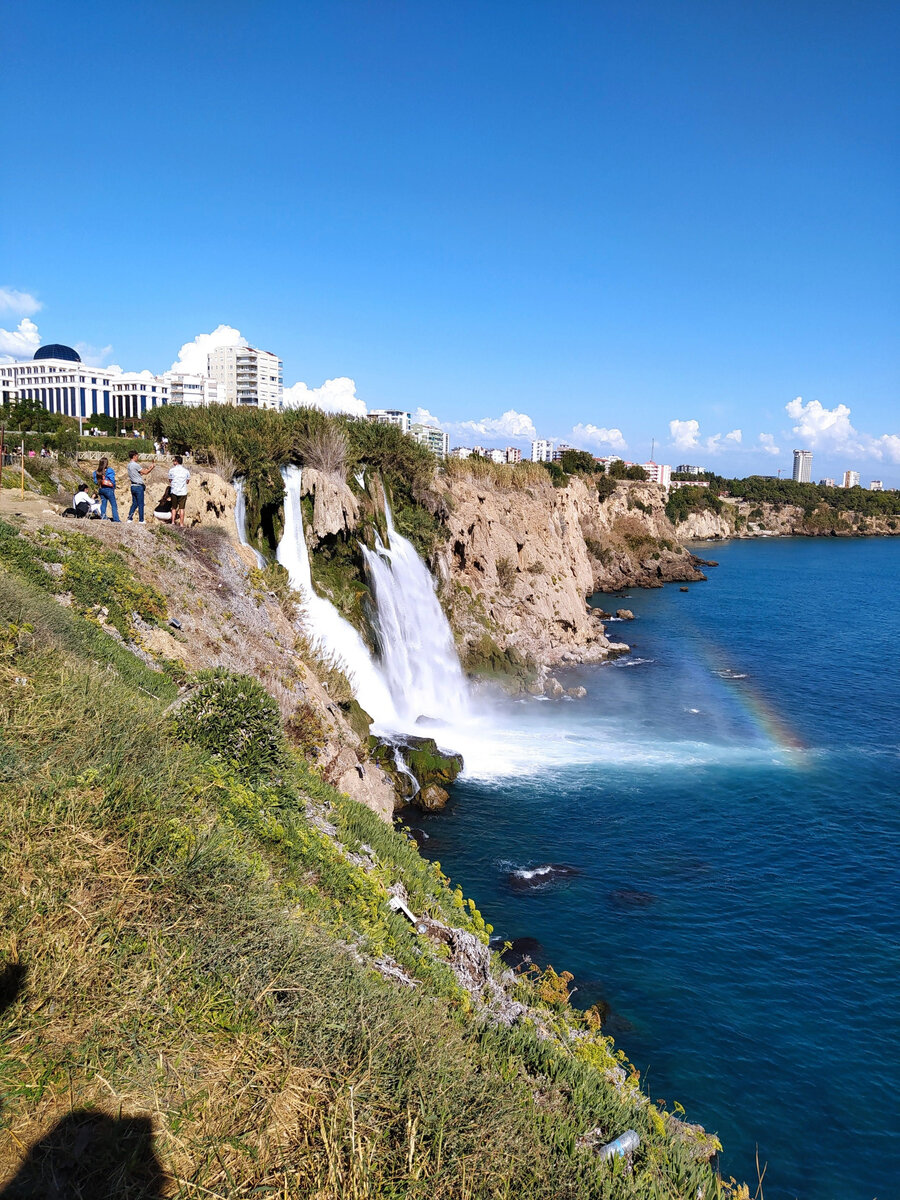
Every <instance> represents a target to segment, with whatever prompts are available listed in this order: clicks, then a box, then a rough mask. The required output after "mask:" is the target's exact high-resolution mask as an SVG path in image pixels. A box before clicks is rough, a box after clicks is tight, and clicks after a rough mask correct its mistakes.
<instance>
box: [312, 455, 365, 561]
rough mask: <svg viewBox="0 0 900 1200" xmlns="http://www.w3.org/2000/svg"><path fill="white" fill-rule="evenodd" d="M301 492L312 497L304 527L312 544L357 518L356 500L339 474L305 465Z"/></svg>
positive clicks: (345, 527) (342, 529) (347, 526)
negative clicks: (327, 472)
mask: <svg viewBox="0 0 900 1200" xmlns="http://www.w3.org/2000/svg"><path fill="white" fill-rule="evenodd" d="M303 495H304V496H312V497H313V516H312V522H311V523H310V525H309V527H308V528H307V530H306V531H305V532H306V535H307V538H308V539H310V540H311V542H312V543H313V544H315V543H316V542H319V541H321V540H322V538H324V537H328V536H329V535H330V534H335V533H343V532H344V531H345V530H348V529H353V528H354V527H355V525H356V523H357V521H358V520H359V501H358V500H357V498H356V497H355V496H354V495H353V492H352V491H351V490H350V488H349V487H348V486H347V483H346V482H345V480H343V479H342V478H341V477H340V476H339V475H333V474H332V475H327V474H325V473H324V472H323V471H316V470H314V469H313V468H311V467H307V468H305V470H304V471H303Z"/></svg>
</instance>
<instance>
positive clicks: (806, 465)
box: [792, 450, 813, 483]
mask: <svg viewBox="0 0 900 1200" xmlns="http://www.w3.org/2000/svg"><path fill="white" fill-rule="evenodd" d="M812 457H813V456H812V450H795V451H794V473H793V476H792V478H793V480H794V483H809V481H810V479H812Z"/></svg>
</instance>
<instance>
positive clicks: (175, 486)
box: [169, 454, 191, 529]
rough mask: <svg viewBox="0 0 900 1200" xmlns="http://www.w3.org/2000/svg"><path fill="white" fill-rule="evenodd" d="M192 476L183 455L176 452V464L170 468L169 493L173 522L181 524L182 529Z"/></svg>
mask: <svg viewBox="0 0 900 1200" xmlns="http://www.w3.org/2000/svg"><path fill="white" fill-rule="evenodd" d="M190 478H191V473H190V471H189V470H188V469H187V467H186V466H185V465H184V463H183V461H182V458H181V455H180V454H176V455H175V463H174V466H172V467H170V469H169V494H170V495H171V497H172V524H173V525H180V526H181V527H182V529H183V528H184V510H185V506H186V505H187V490H188V481H189V480H190Z"/></svg>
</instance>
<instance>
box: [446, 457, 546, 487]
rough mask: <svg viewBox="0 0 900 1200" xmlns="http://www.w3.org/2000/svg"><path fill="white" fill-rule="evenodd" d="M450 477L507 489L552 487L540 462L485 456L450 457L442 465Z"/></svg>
mask: <svg viewBox="0 0 900 1200" xmlns="http://www.w3.org/2000/svg"><path fill="white" fill-rule="evenodd" d="M442 470H443V473H444V475H445V476H446V477H447V478H448V479H468V480H471V481H472V482H473V483H490V484H492V485H493V486H494V487H496V488H501V489H503V490H505V491H521V490H522V489H524V488H541V487H547V488H549V487H552V484H551V482H550V476H549V475H548V473H547V471H546V470H545V468H544V467H542V466H541V464H540V463H532V462H523V463H519V464H518V465H516V466H512V465H511V464H509V463H494V462H489V461H488V460H487V459H484V458H464V459H460V458H448V459H447V460H446V461H445V462H444V464H443V467H442Z"/></svg>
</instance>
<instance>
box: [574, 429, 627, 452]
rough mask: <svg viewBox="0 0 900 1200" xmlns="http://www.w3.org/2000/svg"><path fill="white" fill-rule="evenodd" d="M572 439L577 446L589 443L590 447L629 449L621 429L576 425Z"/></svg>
mask: <svg viewBox="0 0 900 1200" xmlns="http://www.w3.org/2000/svg"><path fill="white" fill-rule="evenodd" d="M572 437H573V439H574V441H575V443H576V444H577V443H578V442H587V444H588V445H589V446H609V447H610V448H611V449H612V450H627V448H628V446H627V443H626V441H625V438H624V437H623V436H622V430H621V429H607V428H605V426H601V425H580V424H579V425H575V426H573V428H572Z"/></svg>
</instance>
